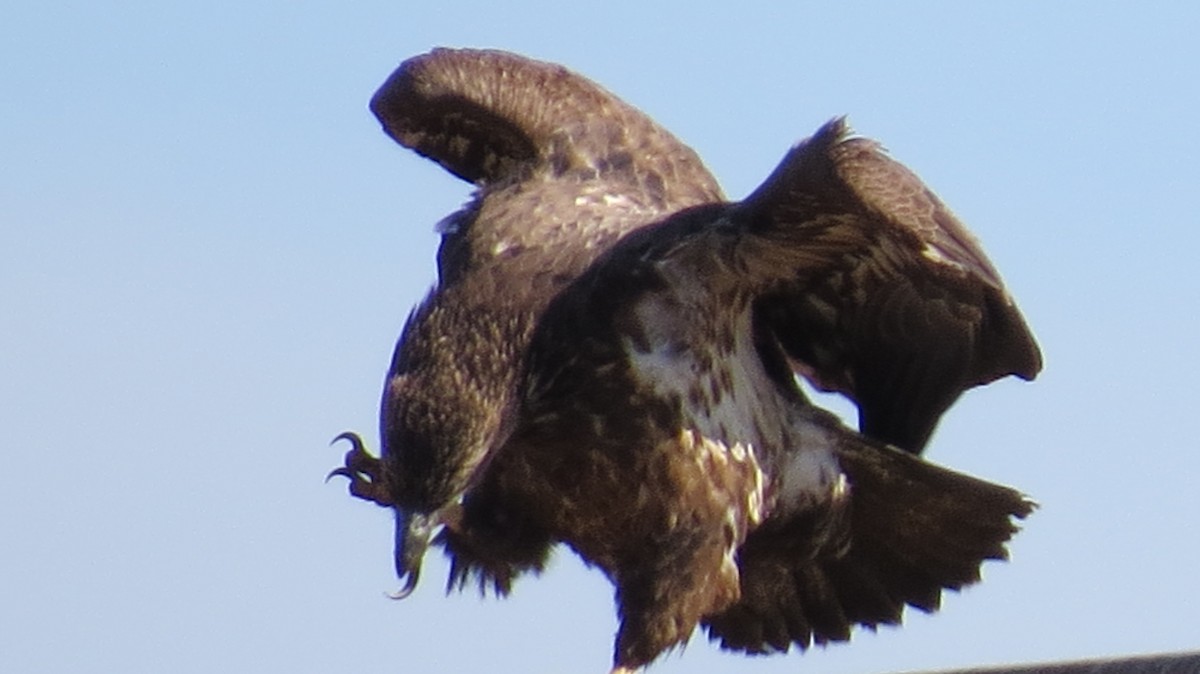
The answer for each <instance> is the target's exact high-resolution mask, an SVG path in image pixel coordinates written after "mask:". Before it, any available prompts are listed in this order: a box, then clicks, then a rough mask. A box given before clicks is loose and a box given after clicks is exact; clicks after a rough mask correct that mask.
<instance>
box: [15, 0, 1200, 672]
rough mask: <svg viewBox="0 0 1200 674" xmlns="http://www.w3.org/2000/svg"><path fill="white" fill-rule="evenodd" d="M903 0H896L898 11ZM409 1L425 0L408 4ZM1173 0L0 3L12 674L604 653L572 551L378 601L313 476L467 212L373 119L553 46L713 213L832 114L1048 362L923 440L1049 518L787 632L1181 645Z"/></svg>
mask: <svg viewBox="0 0 1200 674" xmlns="http://www.w3.org/2000/svg"><path fill="white" fill-rule="evenodd" d="M901 4H904V5H906V6H905V7H903V8H901V7H900V6H899V5H901ZM414 5H415V6H417V7H419V8H418V9H413V8H412V7H413V6H414ZM1197 35H1200V15H1198V14H1197V10H1196V9H1194V7H1193V6H1191V5H1189V4H1188V3H1183V2H1179V3H1153V4H1141V5H1136V6H1135V5H1134V4H1133V3H1129V4H1128V6H1127V8H1121V7H1118V6H1116V3H1094V2H1087V3H1083V2H1076V3H1065V2H1064V3H1046V2H1020V3H1003V4H1001V3H992V4H988V5H984V4H983V3H949V2H938V3H873V4H851V5H845V4H842V3H836V8H834V3H829V7H818V6H815V4H808V3H756V2H737V3H723V4H721V5H720V6H712V7H705V6H703V5H702V4H699V3H694V2H689V3H683V2H666V3H657V4H653V3H648V2H626V1H624V0H618V1H614V2H604V3H587V4H583V5H579V6H571V5H569V4H568V3H562V2H546V3H536V4H535V3H524V4H514V3H503V2H494V1H489V2H460V3H436V2H424V3H414V2H362V3H344V2H338V3H332V2H330V3H318V2H312V3H296V2H255V1H253V0H250V1H239V2H228V1H226V0H210V1H209V2H204V3H190V4H188V3H171V2H109V3H91V2H73V3H66V2H53V1H51V2H21V1H20V0H18V1H17V2H16V3H13V2H9V3H6V4H4V5H3V6H2V7H0V465H2V466H3V468H2V470H0V671H4V672H110V671H122V672H166V671H170V672H206V673H207V672H219V671H247V672H249V671H253V672H332V671H356V672H431V671H447V672H451V671H455V672H457V671H464V672H469V671H488V672H499V673H506V672H513V673H516V672H521V673H522V674H527V673H529V672H534V673H542V672H605V671H607V668H608V666H609V658H610V649H611V640H612V634H613V631H614V629H615V624H616V623H615V617H614V614H613V609H612V597H611V589H610V587H609V586H608V584H607V582H606V581H605V580H604V579H603V577H602V576H601V575H600V574H599V573H598V572H596V571H594V570H588V569H586V568H585V567H584V566H583V565H582V564H581V563H580V562H579V561H578V560H577V559H576V558H575V557H574V556H573V555H571V554H570V553H569V552H568V551H565V550H563V551H560V553H559V554H558V555H557V557H556V561H555V563H554V564H553V565H552V567H551V568H550V569H549V570H548V571H547V573H545V574H544V575H543V577H542V578H540V579H533V578H529V579H526V580H525V581H523V582H521V583H519V584H518V586H517V588H516V592H515V595H514V596H513V597H512V598H511V599H509V600H507V601H496V600H492V599H489V600H486V601H481V600H480V599H479V598H478V597H477V596H476V595H475V594H474V593H471V592H468V593H466V594H464V595H454V596H451V597H448V598H447V597H444V596H443V592H442V584H443V579H444V577H445V572H446V564H445V562H444V561H443V560H442V558H441V556H440V554H439V553H434V554H431V555H430V557H429V558H428V560H427V565H426V569H425V574H424V577H423V581H424V582H423V583H422V585H421V587H420V588H419V589H418V591H417V592H416V594H415V595H414V596H413V597H411V598H409V599H408V600H406V601H403V602H398V603H397V602H392V601H389V600H387V599H385V598H384V596H383V593H384V592H385V591H388V590H391V589H394V588H395V579H394V577H393V575H392V566H391V561H390V548H391V525H390V517H389V515H388V514H387V513H386V512H385V511H383V510H381V509H378V508H375V507H374V506H371V505H369V504H365V503H363V502H360V501H355V500H352V499H351V498H349V497H348V496H347V495H346V493H345V486H344V483H343V482H340V481H339V482H336V483H331V484H328V485H326V484H323V482H322V478H323V477H324V475H325V473H326V472H327V471H328V470H330V469H331V468H333V467H334V466H335V465H337V464H338V463H339V462H340V460H341V455H342V452H343V451H344V448H343V447H329V446H328V445H327V443H328V441H329V439H330V438H332V437H333V436H334V435H335V434H337V433H339V432H341V431H343V430H346V429H357V430H360V431H364V432H365V433H367V435H368V436H369V437H371V439H372V445H373V446H377V443H376V442H375V440H374V438H375V428H376V407H377V401H378V396H379V390H380V386H381V382H382V377H383V374H384V371H385V369H386V367H387V364H388V360H389V358H390V354H391V349H392V345H393V342H394V340H395V337H396V335H397V334H398V332H399V330H400V327H401V325H402V323H403V321H404V318H405V316H406V315H407V312H408V309H409V307H410V306H411V305H412V304H413V303H414V302H415V301H417V300H418V299H420V297H421V296H422V295H423V294H424V293H425V291H426V289H427V288H428V286H429V284H430V282H431V281H432V279H433V275H434V272H433V269H434V267H433V254H434V250H435V248H436V245H437V236H436V235H435V234H434V233H433V230H432V228H433V224H434V223H435V222H436V221H437V220H438V219H440V218H441V217H442V216H443V215H445V214H447V213H449V212H450V211H452V210H454V209H455V208H457V207H458V206H459V205H460V203H461V202H463V201H464V200H465V199H466V198H467V195H468V193H469V187H468V186H467V185H466V184H463V183H460V182H458V181H456V180H455V179H454V178H452V177H451V176H449V175H448V174H445V173H444V172H443V171H442V170H441V169H440V168H438V167H437V166H436V165H434V164H432V163H430V162H427V161H425V160H422V159H420V158H419V157H416V156H415V155H412V154H410V153H408V152H406V151H404V150H402V149H401V148H399V147H397V146H395V145H394V144H393V143H392V142H391V141H390V140H388V139H387V138H386V137H385V136H384V135H383V134H382V133H381V132H380V130H379V128H378V125H377V124H376V122H375V120H374V119H373V118H372V117H371V116H370V114H369V113H368V111H367V109H366V103H367V100H368V98H369V97H370V95H371V94H372V92H373V91H374V90H375V88H376V87H377V86H378V85H379V84H380V83H382V82H383V80H384V78H385V77H386V76H387V75H388V74H389V73H390V72H391V70H392V69H393V68H394V67H395V66H396V64H397V63H399V62H400V61H401V60H402V59H404V58H406V57H408V56H412V55H415V54H417V53H421V52H424V51H426V50H427V49H429V48H431V47H433V46H436V45H451V46H488V47H500V48H505V49H509V50H513V51H517V52H521V53H525V54H528V55H531V56H535V57H538V58H542V59H547V60H552V61H558V62H561V63H564V64H566V65H568V66H570V67H571V68H573V69H575V70H577V71H579V72H582V73H584V74H586V75H588V76H590V77H592V78H593V79H596V80H597V81H599V82H601V83H602V84H604V85H605V86H606V87H608V88H609V89H611V90H613V91H614V92H616V93H617V94H619V95H621V96H623V97H624V98H625V99H626V100H628V101H630V102H631V103H633V104H635V105H637V106H639V107H641V108H642V109H643V110H645V111H646V112H648V113H649V114H650V115H651V116H653V117H654V118H656V119H657V120H659V121H660V122H662V123H663V124H664V125H666V126H667V127H668V128H670V129H672V130H673V131H674V132H675V133H676V134H677V135H679V136H680V137H681V138H682V139H683V140H684V141H685V142H688V143H690V144H691V145H692V146H693V147H695V148H696V149H697V150H698V151H699V153H700V155H701V156H702V157H703V158H704V159H705V161H706V162H707V163H708V165H709V167H710V168H711V169H712V171H713V172H714V173H715V174H716V175H717V176H718V178H719V179H720V180H721V181H722V184H723V185H724V187H725V189H726V191H727V192H728V194H729V195H730V196H731V197H735V198H736V197H739V196H741V195H744V194H746V193H747V192H748V191H749V190H750V189H752V188H753V187H754V186H755V185H756V184H757V183H758V182H759V181H760V180H761V179H762V178H763V177H765V176H766V174H767V173H768V172H769V171H770V169H771V168H773V166H774V165H775V163H776V161H777V160H778V159H779V158H780V157H781V156H782V155H783V153H784V152H785V151H786V149H787V148H788V147H789V146H790V144H791V143H793V142H794V141H796V140H798V139H800V138H802V137H804V136H806V135H808V134H809V133H811V132H812V131H813V130H814V129H816V127H817V126H818V125H819V124H820V123H821V122H823V121H825V120H826V119H828V118H830V117H832V116H835V115H841V114H848V115H849V117H850V120H851V123H852V124H853V125H854V126H855V128H856V129H857V130H858V131H859V132H860V133H862V134H863V135H866V136H870V137H873V138H877V139H879V140H881V141H882V142H883V143H884V144H885V145H886V146H887V147H888V148H890V150H891V151H892V153H893V155H894V156H896V157H897V158H899V159H900V160H901V161H903V162H905V163H906V164H907V165H909V166H910V167H912V168H913V169H914V170H915V171H917V172H918V173H919V174H920V175H921V176H922V177H923V178H924V179H925V180H926V181H927V182H928V183H929V184H930V185H932V186H933V187H934V189H935V190H937V191H938V193H939V194H940V195H941V196H942V197H943V198H944V199H945V200H946V201H947V202H948V203H949V204H950V206H951V207H952V208H953V209H954V210H955V211H956V212H957V213H958V214H959V215H960V216H961V217H962V219H963V220H964V221H966V222H967V223H968V225H969V226H970V227H971V228H972V229H973V230H974V231H975V232H976V233H977V234H978V235H979V237H980V238H981V239H982V241H983V243H984V245H985V248H986V250H987V251H988V254H989V255H990V256H991V258H992V260H993V261H994V262H995V263H996V265H997V266H998V268H999V269H1000V271H1001V273H1002V275H1003V276H1004V277H1005V279H1006V280H1007V282H1008V284H1009V286H1010V289H1011V290H1012V292H1013V293H1014V295H1015V296H1016V297H1017V298H1018V300H1019V301H1020V304H1021V306H1022V308H1023V310H1024V312H1025V314H1026V316H1027V318H1028V319H1029V321H1030V324H1031V325H1032V327H1033V329H1034V331H1035V332H1036V334H1037V335H1038V337H1039V339H1040V341H1041V344H1042V347H1043V349H1044V352H1045V356H1046V370H1045V372H1044V375H1043V376H1042V377H1041V378H1040V379H1039V380H1038V381H1037V382H1035V383H1033V384H1025V383H1022V382H1017V381H1005V382H1001V383H999V384H997V385H993V386H991V387H989V388H987V389H982V390H976V391H973V392H971V393H969V394H967V396H965V398H964V399H963V400H962V401H961V402H960V403H959V404H958V405H957V406H956V407H955V408H953V409H952V410H951V411H950V413H949V415H948V416H947V417H946V419H945V420H944V422H943V424H942V426H941V428H940V429H939V431H938V433H937V435H936V436H935V437H934V440H933V444H932V446H931V448H930V450H929V452H928V456H929V458H930V459H931V460H933V461H936V462H939V463H942V464H945V465H949V466H952V467H955V468H958V469H961V470H965V471H968V472H971V473H974V474H976V475H979V476H982V477H986V478H989V479H992V480H995V481H999V482H1003V483H1005V484H1011V485H1013V486H1016V487H1018V488H1020V489H1022V490H1024V491H1025V492H1027V493H1028V494H1030V495H1031V496H1032V497H1033V498H1035V499H1036V500H1037V501H1039V502H1040V503H1041V509H1040V510H1039V511H1038V512H1037V513H1036V514H1035V515H1034V516H1033V517H1032V518H1031V519H1029V520H1028V522H1027V523H1026V526H1025V529H1024V531H1023V532H1022V533H1021V534H1020V535H1019V536H1018V537H1017V538H1016V539H1015V542H1014V544H1013V546H1012V556H1013V559H1012V562H1011V563H1008V564H1000V563H992V564H989V565H987V566H986V567H985V577H986V581H985V582H984V583H983V584H982V585H979V586H977V587H974V588H972V589H970V590H968V591H965V592H963V593H961V594H959V595H952V596H949V597H947V599H946V601H945V608H944V610H943V611H941V612H940V613H939V614H937V615H934V616H932V617H926V616H924V615H921V614H919V613H915V612H910V613H909V614H908V616H907V624H906V625H905V626H904V627H903V628H901V629H882V630H881V631H880V632H879V633H878V634H871V633H866V632H860V633H857V634H856V635H855V637H854V639H853V641H852V642H851V643H850V644H848V645H846V644H842V645H836V646H831V647H829V648H827V649H815V650H814V651H812V652H810V653H807V654H803V655H802V654H799V653H795V652H793V653H792V654H790V655H787V656H774V657H771V658H746V657H744V656H741V655H736V654H727V653H721V652H719V651H718V650H717V649H716V648H715V647H713V646H710V645H708V644H707V643H706V640H705V638H704V637H703V635H697V636H696V638H694V639H693V640H692V643H691V644H690V646H689V647H688V648H687V649H686V650H685V651H684V652H683V653H682V654H679V653H675V654H672V655H669V656H667V657H665V658H664V659H663V660H662V661H660V663H659V664H657V665H656V666H655V667H654V668H653V669H652V670H651V671H653V672H659V673H662V674H667V673H671V672H692V673H700V672H738V673H743V672H744V673H746V674H768V673H771V672H799V671H805V672H818V671H819V672H825V673H833V674H837V673H842V672H846V673H850V672H855V673H876V672H878V673H882V672H894V671H908V670H927V669H934V668H942V667H948V666H959V665H974V664H988V663H998V662H1017V661H1038V660H1046V659H1063V658H1076V657H1081V656H1099V655H1111V654H1122V653H1140V652H1150V651H1161V650H1180V649H1188V648H1196V647H1198V646H1200V636H1198V635H1200V630H1197V628H1196V626H1195V622H1196V621H1195V616H1196V610H1197V602H1198V601H1200V574H1198V573H1197V571H1196V566H1197V562H1196V560H1197V558H1200V533H1198V532H1197V530H1196V526H1197V525H1196V522H1197V521H1200V490H1198V489H1197V486H1196V482H1197V475H1200V453H1198V451H1197V449H1198V446H1197V445H1198V442H1197V439H1196V435H1195V431H1194V430H1193V429H1192V422H1193V421H1194V420H1195V418H1196V416H1197V415H1200V394H1198V393H1197V392H1196V389H1195V383H1196V382H1197V381H1198V380H1200V356H1198V355H1197V349H1196V341H1197V337H1196V336H1197V333H1198V331H1200V330H1198V329H1200V319H1198V317H1197V312H1198V310H1200V276H1198V275H1197V269H1198V267H1200V260H1198V256H1197V252H1196V251H1197V249H1198V244H1200V238H1198V236H1200V235H1198V234H1197V232H1198V230H1200V215H1198V210H1197V206H1196V195H1197V191H1198V190H1200V169H1197V166H1198V163H1197V159H1196V158H1197V156H1198V155H1200V132H1198V131H1197V120H1200V75H1198V73H1197V66H1198V65H1200V40H1198V39H1197Z"/></svg>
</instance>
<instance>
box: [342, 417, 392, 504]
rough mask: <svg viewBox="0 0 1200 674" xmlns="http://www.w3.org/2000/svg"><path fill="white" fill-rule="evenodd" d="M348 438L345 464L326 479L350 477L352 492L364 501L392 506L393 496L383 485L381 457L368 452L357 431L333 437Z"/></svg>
mask: <svg viewBox="0 0 1200 674" xmlns="http://www.w3.org/2000/svg"><path fill="white" fill-rule="evenodd" d="M338 440H346V441H348V442H349V443H350V451H348V452H346V458H345V465H343V466H341V467H339V468H335V469H333V470H332V471H330V473H329V475H326V476H325V480H326V481H328V480H329V478H331V477H333V476H334V475H341V476H343V477H347V478H349V479H350V494H351V495H352V496H355V497H357V498H360V499H363V500H364V501H371V502H372V503H375V504H378V505H381V506H384V507H391V506H392V505H394V504H393V503H392V498H391V496H389V495H388V494H387V491H386V490H385V489H384V486H383V467H382V463H380V461H379V459H378V458H376V457H374V456H371V455H370V454H369V453H367V449H366V447H365V446H363V441H362V438H360V437H359V436H358V434H357V433H351V432H349V431H347V432H346V433H342V434H341V435H339V436H337V437H336V438H334V439H333V441H334V442H337V441H338Z"/></svg>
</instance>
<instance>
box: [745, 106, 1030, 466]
mask: <svg viewBox="0 0 1200 674" xmlns="http://www.w3.org/2000/svg"><path fill="white" fill-rule="evenodd" d="M731 218H732V219H733V220H734V221H735V222H736V223H738V224H739V225H741V227H742V228H744V230H745V231H746V232H747V233H748V240H747V241H746V243H745V245H743V246H742V250H743V256H744V263H745V265H746V266H747V267H749V268H753V269H755V270H756V273H757V274H761V275H764V276H765V277H766V280H767V281H768V283H767V285H766V286H764V287H765V288H766V290H765V291H764V292H763V293H762V295H761V297H760V299H759V301H758V307H757V309H758V312H759V319H760V321H762V322H763V324H765V325H766V326H768V327H769V329H770V331H771V332H772V333H773V334H774V335H775V337H776V338H777V339H778V341H779V344H780V346H781V347H782V348H783V350H784V352H785V353H786V354H787V356H788V358H789V361H790V363H791V365H792V367H793V369H794V370H795V371H796V372H798V373H800V374H803V375H805V376H806V377H807V378H809V379H810V380H811V381H812V382H813V383H814V384H815V385H816V386H818V387H819V388H823V389H825V390H832V391H838V392H841V393H844V394H845V395H847V396H848V397H850V398H851V399H853V400H854V401H855V402H856V403H857V405H858V407H859V416H860V427H861V429H862V431H863V432H864V433H865V434H866V435H868V436H871V437H874V438H876V439H879V440H882V441H884V442H888V443H891V444H893V445H896V446H897V447H901V448H903V449H906V450H908V451H911V452H920V451H921V450H922V448H923V447H924V446H925V443H926V442H927V440H928V439H929V436H930V434H931V433H932V431H933V429H934V427H935V425H936V424H937V421H938V418H939V417H940V416H941V414H942V413H943V412H944V411H945V410H946V409H947V408H948V407H949V406H950V405H951V404H952V403H953V402H954V401H955V400H956V399H957V398H958V396H959V395H960V394H961V393H962V392H963V391H964V390H966V389H968V388H970V387H973V386H977V385H980V384H985V383H987V382H990V381H993V380H995V379H998V378H1000V377H1003V376H1005V375H1009V374H1015V375H1017V376H1019V377H1022V378H1024V379H1032V378H1033V377H1034V376H1036V375H1037V373H1038V371H1039V370H1040V369H1041V364H1042V360H1041V353H1040V352H1039V350H1038V347H1037V344H1036V343H1035V341H1034V338H1033V336H1032V334H1031V333H1030V331H1029V328H1028V327H1027V326H1026V324H1025V321H1024V319H1023V318H1022V316H1021V314H1020V312H1019V311H1018V309H1017V307H1016V305H1015V304H1014V302H1013V300H1012V298H1011V297H1010V296H1009V294H1008V293H1007V291H1006V290H1005V289H1004V285H1003V284H1002V283H1001V281H1000V277H999V275H998V274H997V273H996V270H995V269H994V268H993V267H992V265H991V263H990V262H989V261H988V259H987V257H986V256H985V255H984V253H983V251H982V250H981V249H980V247H979V244H978V243H977V242H976V241H975V239H974V237H972V236H971V234H970V233H969V232H968V231H967V230H966V228H965V227H964V226H963V225H962V223H960V222H959V221H958V219H956V218H955V217H954V215H953V214H952V213H951V212H950V211H949V209H947V208H946V206H945V205H943V204H942V202H941V201H940V200H939V199H938V198H937V197H936V196H935V195H934V194H933V193H932V192H931V191H930V190H929V188H927V187H926V186H925V185H924V184H923V183H922V182H921V180H920V179H919V178H917V177H916V176H915V175H914V174H913V173H912V172H911V171H909V170H908V169H906V168H904V167H903V166H901V165H900V164H899V163H897V162H895V161H894V160H892V159H891V158H889V157H888V156H887V155H886V154H885V153H884V152H883V151H882V149H881V148H880V147H879V145H878V144H877V143H875V142H873V141H870V140H867V139H863V138H855V137H851V136H850V135H849V132H848V129H847V127H846V125H845V123H844V121H843V120H841V119H836V120H833V121H832V122H829V123H828V124H826V125H825V126H824V127H822V128H821V129H820V130H819V131H818V132H817V133H816V134H815V135H814V136H813V137H812V138H810V139H808V140H807V141H805V142H802V143H800V144H799V145H797V146H796V147H794V148H793V149H792V150H791V151H790V152H789V153H788V155H787V156H786V157H785V158H784V160H783V162H782V163H781V164H780V166H779V167H778V168H777V169H776V170H775V172H774V173H773V174H772V175H771V176H770V177H769V178H768V179H767V181H766V182H765V183H764V184H763V185H762V186H761V187H760V188H759V189H757V190H756V191H755V192H754V193H753V194H751V195H750V196H749V197H748V198H747V199H746V200H745V201H743V202H742V203H741V204H739V205H738V206H736V207H735V208H734V209H733V211H732V214H731Z"/></svg>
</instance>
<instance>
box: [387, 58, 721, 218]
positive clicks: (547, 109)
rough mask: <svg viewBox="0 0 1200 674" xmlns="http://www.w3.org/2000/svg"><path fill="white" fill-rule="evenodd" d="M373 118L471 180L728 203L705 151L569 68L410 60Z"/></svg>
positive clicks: (520, 61) (517, 61) (525, 62)
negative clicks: (630, 190) (639, 191)
mask: <svg viewBox="0 0 1200 674" xmlns="http://www.w3.org/2000/svg"><path fill="white" fill-rule="evenodd" d="M371 111H372V112H374V113H375V116H376V117H378V118H379V120H380V121H381V122H383V126H384V129H385V130H386V131H387V133H388V134H389V135H390V136H391V137H392V138H394V139H395V140H396V142H398V143H400V144H401V145H403V146H405V147H408V148H412V149H413V150H415V151H417V152H418V153H420V154H421V155H423V156H426V157H429V158H430V159H433V160H434V161H436V162H437V163H439V164H441V165H442V166H443V167H445V168H446V170H448V171H450V172H451V173H453V174H454V175H456V176H458V177H460V178H462V179H463V180H466V181H468V182H473V183H479V184H490V183H498V182H505V181H510V180H514V179H516V180H519V179H522V178H527V177H530V176H531V175H532V174H534V173H538V172H542V171H545V172H548V173H550V174H552V175H554V176H562V175H566V174H579V175H582V176H585V177H594V176H604V177H614V178H620V179H628V180H631V181H633V182H634V183H636V184H638V185H639V186H641V187H642V188H644V189H645V190H646V191H647V192H649V193H651V194H654V195H656V196H658V197H659V198H660V199H667V198H668V197H675V198H689V197H690V199H691V201H692V202H693V203H704V202H707V201H713V200H717V199H719V198H720V190H719V188H718V187H717V185H716V182H715V181H714V180H713V178H712V176H711V175H710V174H709V173H708V171H707V170H706V169H705V168H704V164H703V163H702V162H701V161H700V158H699V157H697V156H696V153H695V152H694V151H693V150H692V149H691V148H689V147H687V146H686V145H684V144H683V143H680V142H679V141H678V140H677V139H676V138H675V137H674V136H673V135H671V134H670V133H669V132H668V131H666V130H665V129H663V128H662V127H660V126H659V125H657V124H655V123H654V122H653V121H652V120H651V119H650V118H649V117H647V116H646V115H644V114H643V113H642V112H641V111H639V110H637V109H636V108H634V107H632V106H630V105H628V104H626V103H624V102H622V101H621V100H620V99H618V98H617V97H616V96H613V95H612V94H611V93H609V92H608V91H606V90H605V89H603V88H602V87H600V86H598V85H597V84H595V83H594V82H592V81H590V80H588V79H587V78H584V77H581V76H579V75H577V74H575V73H573V72H571V71H570V70H567V69H566V68H564V67H562V66H559V65H554V64H551V63H543V62H541V61H535V60H532V59H528V58H525V57H522V56H518V55H516V54H511V53H508V52H503V51H495V50H480V49H435V50H433V51H432V52H430V53H428V54H425V55H423V56H418V57H415V58H412V59H409V60H407V61H405V62H404V63H403V64H402V65H401V66H400V67H399V68H398V69H397V70H396V71H395V72H394V73H392V76H391V77H389V78H388V80H387V81H386V82H384V84H383V86H382V87H380V89H379V91H378V92H377V93H376V94H375V96H374V97H373V98H372V99H371Z"/></svg>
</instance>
